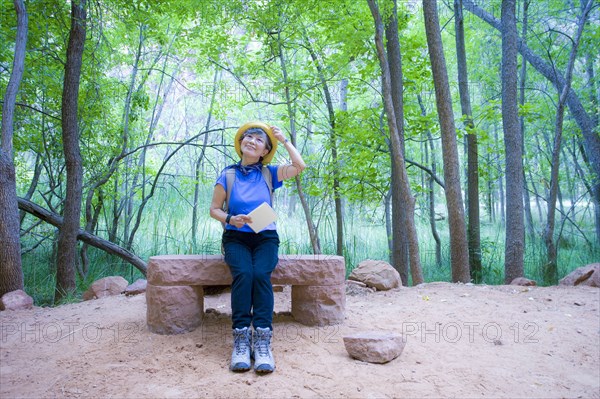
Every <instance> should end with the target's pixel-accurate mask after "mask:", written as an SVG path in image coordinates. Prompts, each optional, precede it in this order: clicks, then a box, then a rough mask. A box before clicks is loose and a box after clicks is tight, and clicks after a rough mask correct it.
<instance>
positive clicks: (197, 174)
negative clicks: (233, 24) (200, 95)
mask: <svg viewBox="0 0 600 399" xmlns="http://www.w3.org/2000/svg"><path fill="white" fill-rule="evenodd" d="M218 78H219V67H218V66H215V76H214V78H213V91H212V94H211V96H210V106H209V108H208V116H207V118H206V124H205V125H204V130H205V131H208V129H209V128H210V121H211V119H212V114H213V109H214V106H215V97H216V95H217V87H218V85H217V82H218ZM207 144H208V134H205V135H204V142H203V143H202V150H201V152H200V156H199V157H198V159H196V163H195V167H194V203H193V205H192V251H193V252H196V251H197V250H198V236H197V234H198V205H199V198H200V187H201V186H200V172H201V167H202V161H203V160H204V153H205V151H206V145H207Z"/></svg>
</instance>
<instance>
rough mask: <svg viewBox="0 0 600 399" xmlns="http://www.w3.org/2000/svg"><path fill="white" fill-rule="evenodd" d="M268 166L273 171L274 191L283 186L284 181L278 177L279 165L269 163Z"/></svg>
mask: <svg viewBox="0 0 600 399" xmlns="http://www.w3.org/2000/svg"><path fill="white" fill-rule="evenodd" d="M267 168H269V170H270V171H271V183H272V186H273V191H275V190H277V189H278V188H279V187H281V186H283V181H279V180H278V179H277V170H278V169H279V166H272V165H267Z"/></svg>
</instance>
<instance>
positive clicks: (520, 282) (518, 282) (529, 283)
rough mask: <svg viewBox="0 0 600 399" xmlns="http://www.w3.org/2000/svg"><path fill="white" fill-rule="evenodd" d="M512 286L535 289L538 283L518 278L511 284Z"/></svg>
mask: <svg viewBox="0 0 600 399" xmlns="http://www.w3.org/2000/svg"><path fill="white" fill-rule="evenodd" d="M510 285H522V286H525V287H533V286H536V285H537V283H536V282H535V280H530V279H528V278H525V277H517V278H516V279H514V280H513V281H511V282H510Z"/></svg>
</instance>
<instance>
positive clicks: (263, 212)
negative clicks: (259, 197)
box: [248, 202, 277, 233]
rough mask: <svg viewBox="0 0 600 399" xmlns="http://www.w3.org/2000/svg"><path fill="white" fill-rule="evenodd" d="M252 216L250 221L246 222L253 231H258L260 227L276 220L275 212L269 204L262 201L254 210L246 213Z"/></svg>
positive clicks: (260, 229) (262, 227)
mask: <svg viewBox="0 0 600 399" xmlns="http://www.w3.org/2000/svg"><path fill="white" fill-rule="evenodd" d="M248 216H250V217H251V218H252V223H248V226H250V228H251V229H252V230H254V232H255V233H260V232H261V231H262V229H264V228H265V227H267V226H268V225H270V224H271V223H273V222H274V221H276V220H277V214H276V213H275V211H274V210H273V208H271V206H270V205H269V204H267V203H266V202H263V203H262V204H260V205H259V206H258V207H257V208H256V209H255V210H253V211H252V212H250V213H249V214H248Z"/></svg>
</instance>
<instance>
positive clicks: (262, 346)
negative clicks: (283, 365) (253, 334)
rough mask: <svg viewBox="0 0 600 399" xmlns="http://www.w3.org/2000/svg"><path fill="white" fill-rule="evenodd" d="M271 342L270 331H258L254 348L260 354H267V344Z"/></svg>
mask: <svg viewBox="0 0 600 399" xmlns="http://www.w3.org/2000/svg"><path fill="white" fill-rule="evenodd" d="M270 343H271V334H270V331H264V332H263V331H259V332H258V339H257V340H256V350H257V351H258V354H259V355H260V356H268V355H269V344H270Z"/></svg>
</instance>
